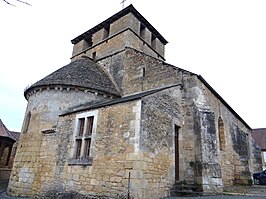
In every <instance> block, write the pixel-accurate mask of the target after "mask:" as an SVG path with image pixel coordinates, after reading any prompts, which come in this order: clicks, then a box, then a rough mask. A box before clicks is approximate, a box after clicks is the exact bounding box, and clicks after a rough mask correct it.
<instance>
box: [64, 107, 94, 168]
mask: <svg viewBox="0 0 266 199" xmlns="http://www.w3.org/2000/svg"><path fill="white" fill-rule="evenodd" d="M97 115H98V111H97V110H96V111H90V112H86V113H80V114H77V115H76V119H75V127H74V131H73V139H72V145H71V154H70V158H69V160H68V164H69V165H92V161H93V156H94V140H95V136H96V127H97ZM81 129H83V131H82V132H80V130H81ZM88 147H89V148H88Z"/></svg>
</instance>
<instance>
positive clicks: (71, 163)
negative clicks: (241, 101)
mask: <svg viewBox="0 0 266 199" xmlns="http://www.w3.org/2000/svg"><path fill="white" fill-rule="evenodd" d="M138 17H139V16H135V15H132V14H130V13H129V14H126V15H123V16H120V17H118V18H117V19H116V20H115V21H113V23H112V24H111V25H110V29H109V37H107V38H103V36H106V31H107V30H106V27H105V26H106V25H108V24H102V25H103V26H99V27H98V26H97V28H100V29H97V28H95V30H97V31H96V32H95V31H94V30H92V31H94V32H93V35H90V36H92V38H91V39H92V42H93V43H94V44H93V46H90V47H88V46H87V47H88V48H87V49H85V50H84V46H85V47H86V45H87V44H88V43H87V44H86V43H84V42H83V41H82V40H83V39H84V38H83V37H88V35H83V36H82V38H83V39H81V40H79V39H77V43H75V46H74V51H73V53H74V54H73V56H74V57H73V58H72V59H73V60H76V59H79V58H80V56H82V55H85V54H86V55H87V56H89V57H91V58H94V59H95V62H97V64H98V66H99V67H101V70H102V72H104V73H106V75H107V76H108V78H110V80H111V81H112V82H113V83H114V85H115V87H116V89H117V90H118V91H120V92H121V94H122V98H117V99H110V98H109V97H108V95H107V93H106V95H105V94H104V93H101V94H99V93H98V92H95V93H90V92H88V91H86V92H85V91H81V90H79V89H78V88H77V89H75V88H73V87H69V89H66V88H64V89H60V88H59V89H56V88H55V87H53V88H46V89H44V90H38V91H36V92H33V93H31V94H30V95H29V99H28V106H27V110H26V115H25V122H24V126H27V125H26V124H27V122H26V121H27V119H26V118H27V114H28V113H29V112H31V114H30V115H31V118H30V121H29V123H28V126H27V128H25V129H27V131H26V132H25V133H24V134H22V136H21V140H20V142H19V146H18V150H17V155H16V158H15V163H14V167H13V170H12V173H11V179H10V182H9V187H8V193H9V194H11V195H15V196H19V195H25V196H36V195H38V196H40V197H44V198H45V197H48V198H49V197H50V198H67V197H70V198H71V197H75V198H86V197H88V198H89V197H92V198H129V197H130V198H135V199H151V198H152V199H156V198H162V197H165V196H168V195H169V194H170V190H171V189H173V188H174V185H175V184H176V181H178V183H185V184H189V185H197V186H198V187H199V188H200V190H202V191H204V192H210V193H214V192H222V191H223V187H224V186H225V185H228V186H230V185H233V184H237V183H240V184H247V183H249V182H250V180H251V173H252V172H255V171H256V170H258V169H259V168H260V166H261V162H260V160H259V155H258V154H259V149H257V148H256V146H255V145H254V142H253V140H252V138H251V136H250V130H251V129H250V127H249V126H248V125H247V124H246V123H245V122H244V121H243V120H242V119H241V118H240V116H238V115H237V114H236V113H235V112H234V111H233V109H232V108H231V107H230V106H229V105H228V104H227V103H226V102H225V101H224V100H223V99H222V98H221V97H220V96H219V95H218V94H217V93H216V92H215V91H214V90H213V89H212V88H211V87H210V86H209V85H208V84H207V83H206V82H205V81H204V80H203V79H202V78H201V77H200V76H198V75H196V74H193V73H191V72H188V71H185V70H183V69H180V68H177V67H174V66H172V65H170V64H167V63H165V62H163V61H162V60H163V59H162V57H161V55H160V56H159V57H158V53H159V54H163V46H162V45H161V44H159V43H158V42H157V40H156V41H155V43H154V44H153V45H154V46H153V45H152V41H151V40H150V41H148V40H149V39H151V38H153V37H154V36H152V33H151V30H152V28H151V27H145V28H143V21H138ZM112 19H113V18H112ZM106 23H107V22H106ZM141 24H142V25H141ZM146 24H147V23H146ZM104 28H105V29H104ZM125 29H126V30H125ZM144 29H147V31H146V32H145V33H142V34H141V33H140V32H141V30H144ZM153 31H154V30H153ZM157 36H158V34H157ZM85 39H89V38H85ZM160 45H161V46H160ZM154 48H155V49H154ZM95 52H97V53H96V54H94V53H95ZM93 55H95V56H96V57H93ZM81 81H82V80H81ZM88 104H94V105H95V106H87V105H88ZM78 107H79V108H78ZM80 115H83V116H84V118H85V117H89V116H90V117H92V116H93V118H94V122H93V125H92V133H91V135H89V137H82V136H83V135H82V136H81V135H79V133H78V132H79V131H78V129H79V128H81V127H79V124H80V123H79V122H80V121H79V119H80V118H79V116H80ZM83 116H82V117H83ZM78 121H79V122H78ZM78 127H79V128H78ZM84 128H85V129H86V128H89V125H88V126H86V127H84ZM47 132H49V133H47ZM86 136H88V135H86ZM88 139H91V145H90V147H89V149H90V153H89V154H88V156H89V157H83V156H82V155H81V156H80V157H79V156H75V154H78V153H77V151H78V150H80V151H82V153H80V154H84V151H85V150H84V149H86V147H85V146H84V143H85V141H86V140H88ZM77 140H82V141H81V143H82V144H81V146H80V147H78V143H79V141H77ZM87 149H88V148H87ZM87 149H86V150H87ZM177 168H178V169H177Z"/></svg>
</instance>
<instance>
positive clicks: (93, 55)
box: [92, 52, 96, 61]
mask: <svg viewBox="0 0 266 199" xmlns="http://www.w3.org/2000/svg"><path fill="white" fill-rule="evenodd" d="M92 59H93V61H95V60H96V52H93V53H92Z"/></svg>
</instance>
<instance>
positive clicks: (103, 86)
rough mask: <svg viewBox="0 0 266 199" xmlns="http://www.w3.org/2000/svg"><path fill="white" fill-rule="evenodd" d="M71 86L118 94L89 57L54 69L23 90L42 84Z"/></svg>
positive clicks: (108, 79)
mask: <svg viewBox="0 0 266 199" xmlns="http://www.w3.org/2000/svg"><path fill="white" fill-rule="evenodd" d="M56 85H58V86H73V87H79V88H85V89H91V90H96V91H101V92H104V93H107V94H112V95H116V96H120V93H119V91H118V90H117V89H116V88H115V86H114V84H113V83H112V81H111V80H110V78H109V77H108V75H107V74H106V73H105V72H104V71H103V70H102V69H101V68H100V66H98V65H97V64H96V63H95V62H94V61H92V60H91V59H89V58H81V59H78V60H76V61H73V62H71V63H69V64H68V65H66V66H63V67H62V68H60V69H58V70H56V71H55V72H53V73H51V74H50V75H48V76H46V77H44V78H43V79H41V80H40V81H38V82H36V83H35V84H33V85H31V86H30V87H29V88H27V89H26V90H25V93H24V95H25V96H26V93H27V92H28V91H30V90H32V89H34V88H37V87H42V86H56Z"/></svg>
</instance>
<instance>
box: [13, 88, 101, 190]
mask: <svg viewBox="0 0 266 199" xmlns="http://www.w3.org/2000/svg"><path fill="white" fill-rule="evenodd" d="M101 98H103V96H101V95H97V96H96V95H95V94H93V93H89V92H87V93H85V92H82V91H78V90H76V91H75V90H67V89H64V90H55V89H47V90H42V91H38V92H36V93H34V94H33V95H31V96H30V97H29V99H28V106H27V110H26V114H25V118H24V126H23V128H22V129H24V130H22V131H24V132H23V133H22V134H21V136H20V140H19V144H18V148H17V154H16V157H15V160H14V165H13V170H12V173H11V177H10V182H9V188H8V190H9V191H8V192H9V193H11V194H14V195H21V194H25V193H27V194H28V195H35V194H38V193H39V190H41V187H42V186H46V185H45V184H47V183H48V184H49V181H48V182H47V180H46V178H47V177H49V176H53V175H54V171H53V170H51V167H52V166H53V163H54V162H55V161H56V160H55V150H54V148H55V147H56V143H54V140H55V139H54V136H55V135H54V134H53V132H54V131H55V129H56V127H57V122H58V115H59V114H61V113H63V112H64V111H66V110H67V109H68V108H69V107H71V106H75V105H78V104H80V103H82V102H83V103H85V102H87V101H91V100H96V99H101ZM29 112H30V113H31V114H30V118H28V117H27V116H28V115H29V114H28V113H29ZM27 120H29V121H28V122H27ZM26 126H27V127H26ZM50 133H52V134H51V135H50Z"/></svg>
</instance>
